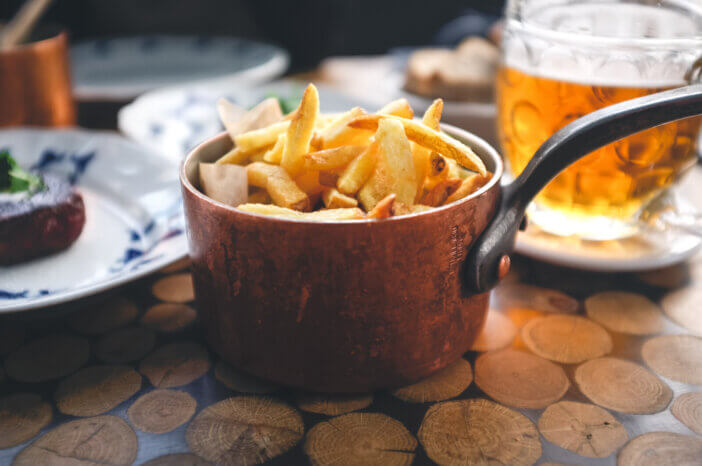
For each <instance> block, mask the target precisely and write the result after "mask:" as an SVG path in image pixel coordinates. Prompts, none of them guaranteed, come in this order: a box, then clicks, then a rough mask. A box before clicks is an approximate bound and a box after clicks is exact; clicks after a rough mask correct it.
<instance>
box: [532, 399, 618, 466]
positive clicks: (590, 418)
mask: <svg viewBox="0 0 702 466" xmlns="http://www.w3.org/2000/svg"><path fill="white" fill-rule="evenodd" d="M537 425H538V427H539V432H541V435H543V436H544V438H545V439H546V440H548V441H549V442H551V443H553V444H555V445H558V446H559V447H561V448H564V449H566V450H568V451H572V452H573V453H575V454H577V455H580V456H586V457H588V458H606V457H607V456H609V455H611V454H612V453H614V452H615V451H617V450H618V449H619V448H621V447H622V446H623V445H624V444H625V443H626V442H627V440H629V434H627V432H626V429H625V428H624V426H622V425H621V424H620V423H619V421H617V420H616V419H615V418H614V416H612V415H611V414H609V412H608V411H607V410H605V409H602V408H600V407H599V406H594V405H591V404H588V403H578V402H575V401H560V402H558V403H556V404H553V405H551V406H549V407H548V408H546V410H545V411H544V412H543V414H542V415H541V417H540V418H539V422H538V424H537Z"/></svg>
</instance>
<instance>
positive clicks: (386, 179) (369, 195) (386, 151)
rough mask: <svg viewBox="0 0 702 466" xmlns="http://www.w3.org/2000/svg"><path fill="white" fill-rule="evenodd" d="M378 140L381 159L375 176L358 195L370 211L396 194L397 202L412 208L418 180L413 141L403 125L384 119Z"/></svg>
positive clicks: (380, 126)
mask: <svg viewBox="0 0 702 466" xmlns="http://www.w3.org/2000/svg"><path fill="white" fill-rule="evenodd" d="M375 138H376V140H377V141H378V144H379V146H380V157H379V158H378V163H377V164H376V166H375V170H374V172H373V175H371V177H370V179H369V180H368V182H367V183H366V184H365V185H364V186H363V187H362V188H361V190H360V191H359V193H358V199H359V200H360V201H361V204H363V207H365V209H366V210H367V211H370V210H372V209H373V207H375V205H376V204H377V203H378V202H380V201H381V200H382V199H383V198H385V197H386V196H387V195H388V194H391V193H395V194H396V195H397V202H400V203H402V204H407V205H412V204H413V203H414V198H415V195H416V191H417V179H416V174H415V171H414V160H413V158H412V149H411V148H410V143H409V140H408V139H407V136H405V131H404V129H403V127H402V124H401V123H400V122H399V121H396V120H391V119H382V120H380V123H379V125H378V131H377V132H376V134H375Z"/></svg>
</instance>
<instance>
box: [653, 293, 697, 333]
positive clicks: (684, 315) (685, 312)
mask: <svg viewBox="0 0 702 466" xmlns="http://www.w3.org/2000/svg"><path fill="white" fill-rule="evenodd" d="M700 303H702V287H693V286H688V287H686V288H680V289H679V290H676V291H673V292H671V293H668V294H667V295H665V296H664V297H663V300H662V301H661V307H662V308H663V312H665V314H666V315H667V316H668V317H670V318H671V319H672V320H673V321H674V322H675V323H677V324H678V325H680V326H682V327H685V328H686V329H688V330H689V331H691V332H692V333H694V334H696V335H699V336H702V312H700Z"/></svg>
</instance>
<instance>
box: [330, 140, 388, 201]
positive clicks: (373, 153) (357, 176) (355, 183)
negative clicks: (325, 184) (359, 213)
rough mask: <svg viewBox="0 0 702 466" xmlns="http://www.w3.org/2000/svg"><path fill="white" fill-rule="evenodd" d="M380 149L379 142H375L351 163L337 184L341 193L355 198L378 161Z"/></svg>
mask: <svg viewBox="0 0 702 466" xmlns="http://www.w3.org/2000/svg"><path fill="white" fill-rule="evenodd" d="M378 148H379V145H378V142H377V141H373V142H372V143H371V144H370V145H369V146H368V147H367V148H366V150H364V151H363V152H361V154H360V155H359V156H358V157H356V158H355V159H353V161H351V163H349V165H348V166H347V167H346V169H345V170H344V171H343V172H342V173H341V176H340V177H339V181H338V183H337V184H336V186H337V188H338V189H339V191H340V192H342V193H344V194H346V195H347V196H354V195H355V194H356V193H357V192H358V191H359V190H360V189H361V187H362V186H363V185H364V184H366V182H367V181H368V179H369V178H370V177H371V175H372V174H373V169H374V168H375V164H376V162H377V160H378V152H379V149H378Z"/></svg>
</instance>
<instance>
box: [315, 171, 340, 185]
mask: <svg viewBox="0 0 702 466" xmlns="http://www.w3.org/2000/svg"><path fill="white" fill-rule="evenodd" d="M338 182H339V174H338V173H334V172H328V171H324V170H321V171H320V172H319V184H321V185H322V186H326V187H328V188H336V185H337V183H338Z"/></svg>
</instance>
